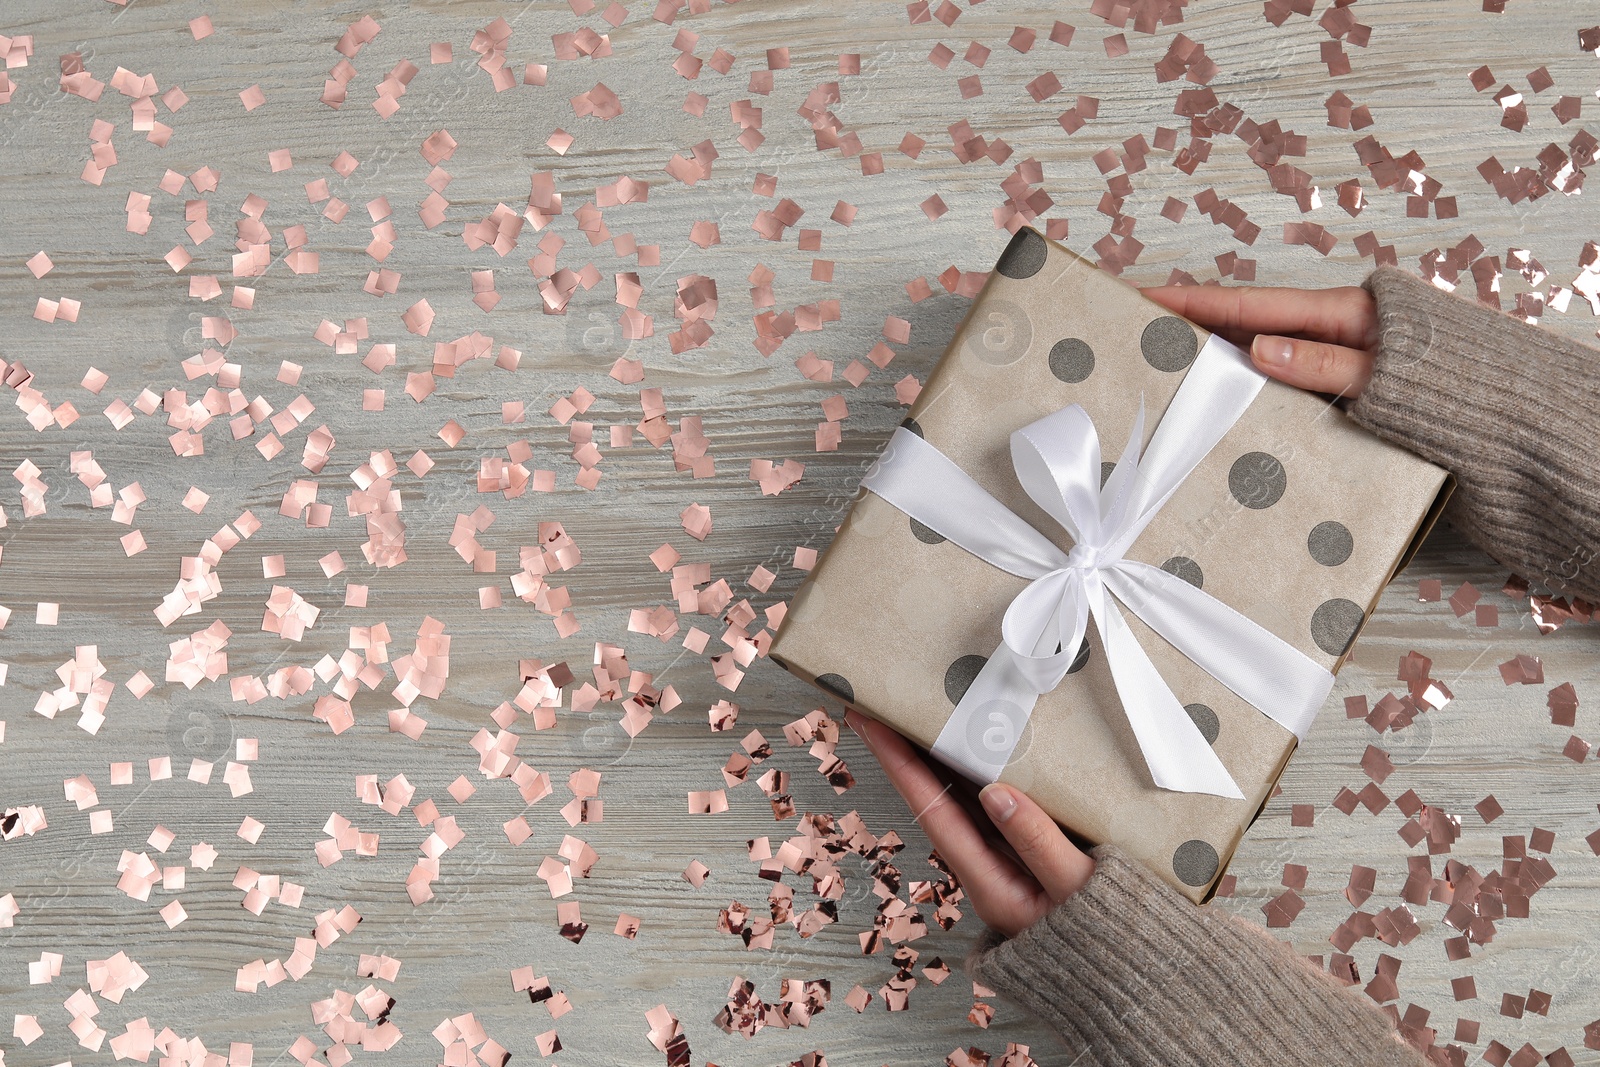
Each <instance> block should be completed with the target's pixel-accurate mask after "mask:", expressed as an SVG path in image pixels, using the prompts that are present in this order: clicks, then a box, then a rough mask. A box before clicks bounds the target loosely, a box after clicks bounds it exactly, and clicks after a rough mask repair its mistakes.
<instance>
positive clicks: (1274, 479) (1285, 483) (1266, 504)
mask: <svg viewBox="0 0 1600 1067" xmlns="http://www.w3.org/2000/svg"><path fill="white" fill-rule="evenodd" d="M1288 487H1289V477H1288V475H1286V474H1285V473H1284V471H1283V464H1282V463H1279V462H1278V460H1277V457H1275V456H1270V455H1268V454H1267V453H1265V452H1246V453H1245V454H1244V455H1242V456H1240V457H1239V458H1238V459H1236V460H1234V461H1233V466H1232V467H1231V468H1229V470H1228V492H1230V493H1232V494H1233V499H1235V500H1237V501H1238V502H1239V503H1241V504H1243V505H1244V506H1245V507H1247V508H1250V509H1251V510H1252V511H1260V510H1262V509H1263V508H1270V507H1271V506H1272V505H1274V504H1276V503H1277V502H1278V501H1279V500H1281V499H1283V491H1284V490H1285V489H1287V488H1288Z"/></svg>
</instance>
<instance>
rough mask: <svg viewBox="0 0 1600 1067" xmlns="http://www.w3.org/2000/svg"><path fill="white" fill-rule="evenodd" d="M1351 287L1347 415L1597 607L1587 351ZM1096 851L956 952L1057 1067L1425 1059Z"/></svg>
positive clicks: (1428, 293) (1535, 573)
mask: <svg viewBox="0 0 1600 1067" xmlns="http://www.w3.org/2000/svg"><path fill="white" fill-rule="evenodd" d="M1366 287H1367V289H1368V291H1370V292H1371V293H1372V294H1373V296H1374V297H1375V298H1376V299H1377V306H1378V321H1379V337H1378V339H1377V342H1376V346H1375V348H1376V352H1377V361H1376V365H1375V367H1374V372H1373V376H1372V381H1371V383H1370V384H1369V385H1368V386H1367V388H1366V391H1365V392H1363V393H1362V395H1361V397H1360V398H1359V399H1358V400H1356V401H1354V402H1353V403H1351V404H1350V405H1349V408H1348V410H1349V414H1350V416H1351V417H1352V418H1353V419H1354V420H1355V421H1356V422H1357V423H1359V424H1360V425H1362V426H1364V427H1366V428H1367V429H1368V430H1370V431H1371V432H1373V433H1375V434H1377V435H1378V436H1380V437H1384V438H1387V439H1389V440H1391V441H1393V442H1395V443H1397V444H1400V445H1403V446H1405V447H1406V448H1408V449H1410V450H1411V451H1413V452H1416V453H1418V454H1419V455H1422V456H1425V457H1426V458H1428V459H1430V460H1432V461H1434V462H1435V463H1438V464H1439V465H1440V466H1443V467H1445V468H1446V469H1448V470H1450V471H1451V472H1453V473H1454V474H1455V476H1456V478H1457V480H1458V483H1459V484H1458V487H1457V490H1456V494H1455V496H1454V498H1453V499H1452V501H1451V503H1450V505H1449V508H1448V510H1447V511H1446V517H1447V518H1448V519H1449V520H1450V521H1451V522H1452V523H1453V524H1454V525H1455V526H1456V527H1457V528H1459V529H1460V530H1461V531H1462V532H1463V533H1465V534H1466V536H1467V537H1469V538H1471V539H1472V540H1473V541H1474V542H1475V543H1476V544H1478V545H1479V546H1480V547H1481V548H1483V549H1484V550H1485V551H1486V552H1488V553H1489V554H1490V555H1491V556H1493V557H1494V558H1495V559H1497V560H1499V561H1500V562H1501V563H1503V564H1505V565H1506V566H1507V567H1510V568H1511V569H1512V570H1514V571H1516V572H1517V573H1519V574H1521V575H1523V576H1524V577H1526V578H1528V579H1530V580H1532V581H1533V582H1535V583H1536V584H1540V585H1544V586H1547V587H1548V588H1550V589H1551V590H1552V591H1553V592H1555V593H1558V594H1561V595H1565V596H1576V597H1582V598H1584V599H1587V600H1590V601H1592V602H1595V603H1600V563H1597V562H1596V560H1595V557H1596V556H1597V555H1600V454H1597V453H1600V449H1597V447H1596V445H1595V441H1596V440H1597V436H1596V431H1597V427H1596V417H1595V414H1594V412H1595V398H1596V397H1597V396H1600V352H1597V351H1595V350H1594V349H1591V348H1587V347H1585V346H1583V345H1579V344H1574V343H1572V342H1568V341H1564V340H1562V339H1561V338H1559V337H1557V336H1556V335H1555V334H1553V333H1550V332H1548V331H1544V330H1540V329H1537V328H1535V327H1532V326H1528V325H1526V324H1524V323H1522V322H1519V321H1517V320H1515V319H1513V318H1511V317H1510V316H1507V315H1503V314H1501V313H1499V312H1496V311H1492V310H1489V309H1487V308H1484V307H1481V306H1479V305H1477V304H1474V303H1471V302H1469V301H1466V300H1462V299H1460V298H1458V297H1454V296H1450V295H1448V294H1446V293H1444V292H1442V291H1440V290H1438V289H1436V288H1434V287H1433V286H1431V285H1429V284H1427V283H1426V282H1424V281H1422V280H1421V279H1419V278H1417V277H1415V276H1414V275H1411V274H1408V273H1406V272H1405V271H1401V270H1396V269H1394V268H1382V269H1380V270H1378V271H1376V272H1374V273H1373V274H1372V275H1371V277H1369V278H1368V279H1367V283H1366ZM1094 855H1095V861H1096V866H1095V873H1094V875H1093V877H1092V878H1091V879H1090V880H1089V883H1088V885H1086V886H1085V887H1084V888H1083V889H1082V890H1080V891H1079V892H1078V893H1077V894H1075V895H1074V896H1073V897H1071V898H1070V899H1069V900H1067V901H1066V902H1065V903H1063V904H1061V905H1059V906H1057V907H1056V908H1055V909H1054V910H1053V911H1051V912H1050V913H1049V914H1048V915H1047V916H1045V917H1044V918H1043V919H1041V920H1039V922H1037V923H1035V924H1034V925H1033V927H1031V928H1030V929H1028V930H1026V931H1024V932H1023V933H1022V934H1021V935H1019V936H1017V937H1014V938H1011V939H1010V940H1003V939H1001V938H1000V937H999V935H997V934H994V933H992V932H991V933H990V934H989V935H987V936H986V937H985V938H984V940H983V941H982V942H981V943H980V944H979V945H978V947H977V949H976V950H975V951H974V952H973V954H972V956H971V957H970V958H969V960H968V961H967V969H968V971H969V972H970V973H971V974H972V976H973V977H974V978H976V979H977V980H978V981H979V982H982V983H983V984H985V985H987V986H990V987H992V988H994V989H995V990H997V991H998V992H1000V993H1002V994H1004V995H1006V996H1008V997H1010V998H1011V999H1013V1000H1015V1001H1017V1002H1018V1003H1020V1004H1022V1005H1023V1006H1024V1007H1026V1008H1028V1009H1029V1010H1031V1011H1033V1012H1034V1013H1036V1014H1037V1015H1039V1016H1041V1017H1042V1018H1043V1019H1045V1020H1046V1021H1047V1022H1049V1023H1050V1024H1051V1025H1052V1026H1054V1027H1055V1029H1056V1030H1057V1031H1059V1032H1060V1034H1061V1037H1062V1039H1063V1040H1064V1041H1065V1042H1066V1043H1067V1046H1068V1051H1069V1053H1070V1054H1071V1055H1072V1056H1073V1057H1075V1058H1073V1059H1071V1061H1070V1062H1071V1063H1073V1064H1074V1067H1157V1065H1159V1067H1189V1065H1193V1067H1200V1065H1206V1067H1212V1065H1217V1064H1226V1065H1229V1067H1296V1065H1307V1067H1309V1065H1312V1064H1316V1065H1318V1067H1335V1065H1340V1064H1350V1065H1362V1067H1402V1065H1403V1067H1421V1065H1422V1064H1423V1063H1425V1062H1429V1060H1425V1058H1424V1056H1423V1055H1422V1054H1421V1053H1419V1052H1418V1051H1417V1050H1414V1049H1412V1048H1410V1047H1408V1046H1407V1045H1405V1044H1403V1043H1402V1042H1401V1040H1400V1039H1399V1037H1398V1035H1397V1033H1396V1031H1395V1030H1394V1028H1393V1025H1392V1023H1391V1020H1390V1018H1389V1017H1388V1016H1387V1015H1385V1014H1384V1013H1383V1012H1382V1011H1381V1010H1380V1009H1379V1008H1378V1007H1377V1005H1376V1004H1374V1003H1373V1002H1372V1001H1371V1000H1369V999H1368V998H1367V997H1366V996H1365V995H1364V994H1362V993H1361V992H1360V991H1359V989H1357V988H1345V987H1342V986H1340V985H1338V984H1336V983H1335V982H1334V981H1333V979H1332V978H1330V977H1329V976H1328V975H1326V974H1322V973H1319V972H1317V971H1316V970H1314V969H1312V968H1311V967H1310V966H1309V965H1307V964H1306V963H1305V962H1304V961H1303V960H1301V959H1300V958H1299V957H1298V956H1296V955H1294V954H1293V953H1292V952H1290V951H1289V950H1288V949H1287V948H1286V947H1285V946H1284V945H1283V944H1282V943H1280V942H1279V941H1277V940H1276V939H1274V938H1273V937H1271V936H1270V935H1269V934H1268V933H1267V932H1266V930H1264V929H1263V928H1260V927H1257V926H1254V925H1253V924H1249V923H1245V922H1242V921H1240V920H1237V919H1234V918H1232V917H1230V916H1228V915H1226V914H1223V913H1222V912H1218V911H1213V910H1212V909H1210V908H1208V907H1199V908H1197V907H1195V906H1194V905H1193V904H1191V903H1189V901H1187V900H1185V899H1184V898H1183V897H1181V896H1179V895H1178V894H1177V893H1175V892H1173V891H1172V890H1171V889H1169V888H1168V887H1167V886H1166V885H1164V884H1162V883H1161V882H1158V881H1157V880H1156V879H1155V878H1153V877H1152V876H1151V875H1149V874H1148V873H1146V872H1145V871H1144V870H1143V869H1142V868H1141V867H1139V866H1138V865H1137V864H1136V863H1134V862H1132V861H1130V860H1129V859H1128V858H1127V857H1126V856H1125V855H1124V854H1122V853H1121V852H1119V851H1118V850H1116V849H1115V848H1112V847H1109V846H1102V847H1100V848H1098V849H1096V850H1095V852H1094ZM1441 1056H1442V1050H1439V1049H1435V1050H1433V1052H1432V1056H1431V1057H1430V1059H1431V1060H1432V1061H1434V1062H1444V1061H1443V1060H1442V1058H1441Z"/></svg>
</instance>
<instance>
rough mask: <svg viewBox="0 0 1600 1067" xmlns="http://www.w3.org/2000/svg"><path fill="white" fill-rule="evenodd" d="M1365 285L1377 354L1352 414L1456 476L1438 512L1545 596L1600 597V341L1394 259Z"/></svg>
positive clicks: (1361, 424)
mask: <svg viewBox="0 0 1600 1067" xmlns="http://www.w3.org/2000/svg"><path fill="white" fill-rule="evenodd" d="M1366 288H1367V290H1368V291H1369V292H1370V293H1372V295H1373V297H1374V299H1375V300H1376V302H1377V311H1378V340H1377V347H1376V359H1375V362H1374V368H1373V375H1372V380H1371V382H1370V383H1369V384H1368V385H1367V387H1366V389H1365V391H1364V392H1363V393H1362V394H1361V396H1360V397H1358V398H1357V399H1356V400H1355V401H1354V402H1352V403H1351V404H1350V405H1349V406H1348V408H1347V411H1348V412H1349V415H1350V417H1351V418H1352V419H1353V420H1354V421H1355V422H1356V423H1357V424H1359V425H1360V426H1362V427H1364V428H1365V429H1367V430H1369V431H1371V432H1372V433H1375V434H1377V435H1378V436H1380V437H1383V438H1385V439H1387V440H1389V441H1392V442H1394V443H1395V444H1398V445H1400V446H1401V447H1403V448H1406V449H1408V450H1410V451H1412V452H1415V453H1416V454H1418V455H1420V456H1422V457H1423V458H1425V459H1428V460H1431V461H1433V462H1434V463H1437V464H1439V465H1440V466H1441V467H1444V468H1445V469H1446V470H1449V471H1450V472H1451V473H1453V474H1454V475H1455V476H1456V479H1457V482H1458V485H1457V489H1456V493H1455V496H1454V497H1453V498H1452V500H1451V502H1450V505H1449V507H1448V509H1447V510H1446V513H1445V514H1446V518H1447V519H1449V521H1450V522H1451V523H1452V525H1454V526H1456V527H1457V528H1458V529H1460V530H1461V532H1462V533H1464V534H1465V535H1466V536H1467V537H1468V538H1470V539H1471V540H1472V541H1473V542H1474V543H1475V544H1477V545H1478V547H1479V548H1482V549H1483V550H1484V551H1486V552H1488V553H1489V554H1490V555H1491V556H1493V557H1494V558H1495V559H1497V560H1499V561H1500V562H1501V563H1503V564H1504V565H1506V566H1507V567H1509V568H1511V569H1512V570H1513V571H1516V572H1517V573H1518V574H1521V575H1522V576H1523V577H1525V578H1528V579H1530V580H1532V581H1534V582H1537V583H1539V584H1541V585H1544V586H1546V587H1547V588H1549V589H1551V590H1553V591H1555V592H1557V593H1560V594H1565V595H1570V596H1580V597H1583V598H1585V599H1588V600H1591V601H1595V600H1600V560H1597V558H1596V557H1597V555H1600V552H1597V548H1596V547H1595V546H1596V537H1597V534H1600V475H1597V474H1596V471H1595V467H1596V462H1595V461H1596V447H1595V440H1596V435H1597V434H1600V416H1597V414H1596V407H1595V394H1596V391H1597V390H1600V373H1597V370H1596V367H1597V366H1600V351H1596V350H1595V349H1593V348H1590V347H1588V346H1585V345H1582V344H1578V343H1576V342H1573V341H1568V340H1566V339H1564V338H1563V337H1561V336H1560V335H1559V334H1557V333H1555V332H1553V331H1552V330H1549V329H1543V328H1540V327H1535V326H1529V325H1528V324H1527V323H1524V322H1521V321H1520V320H1517V319H1514V318H1512V317H1511V316H1509V315H1506V314H1503V313H1501V312H1499V311H1496V310H1494V309H1492V308H1487V307H1484V306H1482V305H1480V304H1477V303H1475V302H1473V301H1472V300H1470V299H1464V298H1462V297H1459V296H1452V295H1450V294H1448V293H1445V292H1443V291H1441V290H1439V289H1437V288H1435V287H1434V286H1432V285H1430V284H1429V283H1428V282H1426V281H1424V280H1423V279H1421V278H1419V277H1417V276H1415V275H1413V274H1410V273H1409V272H1407V271H1403V270H1399V269H1397V268H1393V267H1383V268H1380V269H1378V270H1376V271H1374V272H1373V273H1372V274H1371V275H1370V276H1369V277H1368V279H1367V281H1366Z"/></svg>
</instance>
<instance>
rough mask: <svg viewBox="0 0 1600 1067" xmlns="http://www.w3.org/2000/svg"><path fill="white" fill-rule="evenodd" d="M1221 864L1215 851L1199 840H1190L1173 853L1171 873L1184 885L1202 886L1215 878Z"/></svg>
mask: <svg viewBox="0 0 1600 1067" xmlns="http://www.w3.org/2000/svg"><path fill="white" fill-rule="evenodd" d="M1221 863H1222V860H1221V858H1220V857H1218V856H1217V850H1216V849H1214V848H1212V847H1211V845H1210V844H1208V843H1207V842H1205V841H1201V840H1200V839H1199V838H1191V839H1190V840H1188V841H1185V842H1184V843H1183V844H1181V845H1179V846H1178V848H1177V851H1175V852H1173V854H1172V873H1173V874H1175V875H1177V876H1178V881H1180V882H1182V883H1183V884H1184V885H1192V886H1202V885H1205V884H1206V883H1207V882H1209V881H1211V879H1213V878H1215V877H1216V876H1217V867H1219V866H1220V865H1221Z"/></svg>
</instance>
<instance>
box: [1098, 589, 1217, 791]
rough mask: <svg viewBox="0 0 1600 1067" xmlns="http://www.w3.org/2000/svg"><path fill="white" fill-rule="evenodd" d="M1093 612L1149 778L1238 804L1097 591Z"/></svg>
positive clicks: (1207, 749) (1201, 740) (1211, 754)
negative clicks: (1097, 597)
mask: <svg viewBox="0 0 1600 1067" xmlns="http://www.w3.org/2000/svg"><path fill="white" fill-rule="evenodd" d="M1093 610H1094V618H1095V622H1096V624H1097V625H1098V627H1099V630H1100V641H1101V643H1102V644H1103V645H1104V646H1105V652H1106V663H1107V664H1108V665H1109V666H1110V668H1111V678H1112V680H1113V681H1114V682H1115V683H1116V686H1117V696H1118V697H1119V698H1120V699H1121V701H1122V706H1123V709H1124V710H1125V711H1126V712H1127V715H1128V724H1129V725H1130V726H1131V727H1133V736H1134V737H1135V738H1136V739H1137V740H1138V742H1139V751H1140V752H1141V753H1143V754H1144V759H1145V764H1146V765H1147V766H1148V767H1149V769H1150V777H1151V779H1152V780H1153V781H1154V782H1155V784H1156V785H1157V786H1159V787H1160V788H1162V789H1170V790H1173V791H1175V792H1180V793H1209V794H1211V795H1212V796H1219V797H1229V798H1231V799H1233V800H1243V799H1244V794H1243V793H1241V792H1240V791H1239V786H1238V784H1237V783H1236V782H1235V781H1234V780H1233V776H1232V775H1230V774H1229V773H1228V770H1227V768H1226V767H1224V766H1223V765H1222V761H1221V760H1220V759H1218V758H1217V754H1216V752H1215V751H1214V750H1213V749H1212V748H1211V746H1210V745H1209V744H1207V743H1206V739H1205V737H1204V736H1202V735H1201V733H1200V730H1199V728H1198V727H1196V726H1195V724H1194V721H1193V720H1192V719H1190V718H1189V713H1188V712H1186V711H1184V710H1183V705H1182V704H1180V703H1178V698H1177V697H1175V696H1173V694H1172V690H1171V689H1170V688H1169V687H1168V686H1167V683H1166V682H1165V681H1164V680H1163V679H1162V677H1161V672H1160V671H1158V670H1156V667H1155V664H1153V663H1151V662H1150V657H1149V656H1147V655H1145V651H1144V649H1143V648H1141V647H1140V646H1139V641H1138V639H1137V638H1135V637H1134V636H1133V631H1132V630H1130V629H1129V628H1128V623H1127V620H1125V619H1124V618H1123V617H1122V613H1121V612H1120V611H1118V610H1117V608H1116V606H1115V605H1114V604H1113V603H1112V602H1111V598H1110V597H1109V596H1106V595H1105V594H1104V593H1103V592H1102V593H1101V596H1100V603H1098V604H1096V605H1095V606H1094V609H1093Z"/></svg>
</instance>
